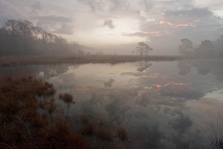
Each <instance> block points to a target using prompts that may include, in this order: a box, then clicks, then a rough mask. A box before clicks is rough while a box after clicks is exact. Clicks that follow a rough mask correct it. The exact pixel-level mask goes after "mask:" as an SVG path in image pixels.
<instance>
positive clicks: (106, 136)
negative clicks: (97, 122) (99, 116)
mask: <svg viewBox="0 0 223 149" xmlns="http://www.w3.org/2000/svg"><path fill="white" fill-rule="evenodd" d="M97 137H98V138H100V139H101V140H104V141H112V138H113V136H112V132H111V130H110V129H106V128H101V127H100V128H99V129H98V132H97Z"/></svg>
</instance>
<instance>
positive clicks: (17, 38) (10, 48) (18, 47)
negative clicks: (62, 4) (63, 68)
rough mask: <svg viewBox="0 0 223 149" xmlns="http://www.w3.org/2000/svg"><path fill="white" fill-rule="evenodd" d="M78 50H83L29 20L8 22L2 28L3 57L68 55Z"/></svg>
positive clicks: (0, 49)
mask: <svg viewBox="0 0 223 149" xmlns="http://www.w3.org/2000/svg"><path fill="white" fill-rule="evenodd" d="M76 50H77V51H80V50H81V46H80V45H78V44H77V43H71V44H69V43H68V42H67V41H66V40H65V39H64V38H62V37H59V36H56V35H54V34H51V33H48V32H46V31H44V30H43V29H41V28H40V27H37V26H34V25H33V24H32V23H31V22H30V21H27V20H8V21H6V22H5V23H4V25H3V26H2V27H1V28H0V54H1V55H36V54H66V53H70V52H74V53H75V51H76ZM76 53H77V52H76Z"/></svg>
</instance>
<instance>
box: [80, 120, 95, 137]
mask: <svg viewBox="0 0 223 149" xmlns="http://www.w3.org/2000/svg"><path fill="white" fill-rule="evenodd" d="M81 134H83V135H88V136H91V135H93V134H94V124H93V123H88V124H87V125H84V126H83V127H82V128H81Z"/></svg>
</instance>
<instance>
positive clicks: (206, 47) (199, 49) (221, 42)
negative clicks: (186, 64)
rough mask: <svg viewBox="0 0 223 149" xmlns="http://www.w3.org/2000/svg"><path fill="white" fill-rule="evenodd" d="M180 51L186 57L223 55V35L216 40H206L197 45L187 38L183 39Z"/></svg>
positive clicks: (215, 56)
mask: <svg viewBox="0 0 223 149" xmlns="http://www.w3.org/2000/svg"><path fill="white" fill-rule="evenodd" d="M179 53H180V54H181V55H183V56H186V57H198V58H217V57H221V58H222V57H223V35H221V36H220V38H219V39H217V40H215V41H210V40H204V41H201V43H200V44H199V45H197V46H195V45H194V44H193V42H192V41H191V40H189V39H187V38H184V39H182V40H181V45H180V46H179Z"/></svg>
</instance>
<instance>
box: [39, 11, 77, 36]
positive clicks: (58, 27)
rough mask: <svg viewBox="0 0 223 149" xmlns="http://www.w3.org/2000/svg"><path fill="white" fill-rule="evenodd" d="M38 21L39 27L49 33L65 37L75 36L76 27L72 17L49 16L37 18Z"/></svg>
mask: <svg viewBox="0 0 223 149" xmlns="http://www.w3.org/2000/svg"><path fill="white" fill-rule="evenodd" d="M37 20H38V22H37V25H38V26H40V27H42V28H44V29H45V30H47V31H50V32H53V33H58V34H65V35H72V34H73V29H74V26H73V22H72V19H71V18H70V17H66V16H56V15H49V16H40V17H37Z"/></svg>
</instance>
